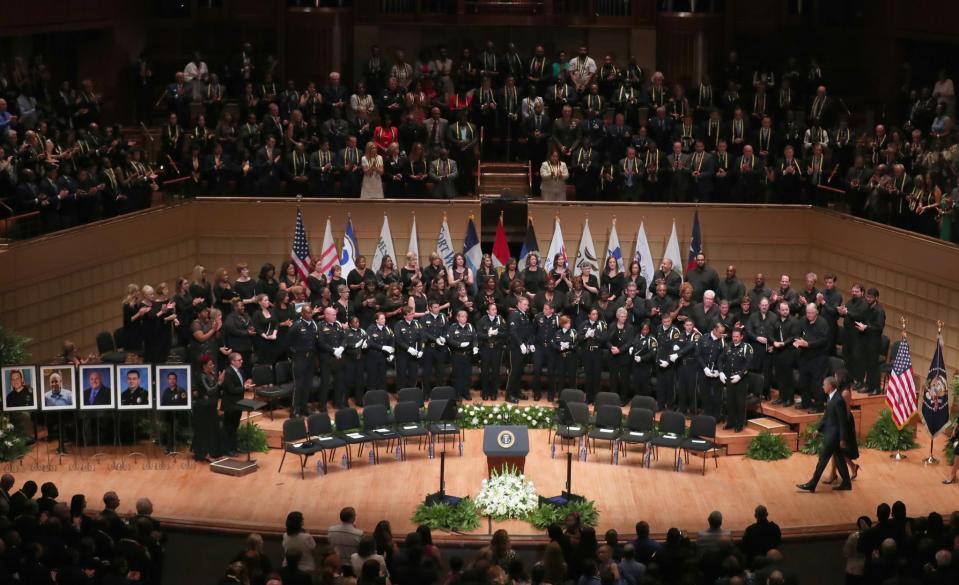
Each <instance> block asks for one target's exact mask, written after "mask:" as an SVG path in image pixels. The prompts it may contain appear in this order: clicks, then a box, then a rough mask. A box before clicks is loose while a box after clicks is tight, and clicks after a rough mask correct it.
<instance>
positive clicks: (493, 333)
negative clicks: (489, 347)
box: [489, 327, 499, 337]
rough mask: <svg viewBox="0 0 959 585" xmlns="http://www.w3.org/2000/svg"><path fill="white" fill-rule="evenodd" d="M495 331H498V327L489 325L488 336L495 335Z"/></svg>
mask: <svg viewBox="0 0 959 585" xmlns="http://www.w3.org/2000/svg"><path fill="white" fill-rule="evenodd" d="M497 333H499V329H497V328H496V327H490V330H489V336H490V337H494V336H496V334H497Z"/></svg>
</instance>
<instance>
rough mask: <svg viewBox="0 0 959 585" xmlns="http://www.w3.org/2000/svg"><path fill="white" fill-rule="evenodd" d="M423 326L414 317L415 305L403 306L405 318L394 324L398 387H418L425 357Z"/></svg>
mask: <svg viewBox="0 0 959 585" xmlns="http://www.w3.org/2000/svg"><path fill="white" fill-rule="evenodd" d="M422 329H423V326H422V325H421V324H420V322H419V321H417V320H415V319H413V307H411V306H409V305H407V306H405V307H403V318H402V319H400V320H399V321H397V322H396V325H394V326H393V339H394V340H395V341H396V346H395V347H396V388H397V389H400V388H413V387H416V384H417V380H418V379H419V367H420V359H422V357H423V341H422V335H423V331H422Z"/></svg>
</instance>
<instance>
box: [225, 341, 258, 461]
mask: <svg viewBox="0 0 959 585" xmlns="http://www.w3.org/2000/svg"><path fill="white" fill-rule="evenodd" d="M242 367H243V356H241V355H240V354H238V353H236V352H233V353H231V354H230V367H229V368H227V369H226V371H225V372H224V376H223V381H222V382H221V383H220V390H221V393H220V396H221V398H220V408H222V409H223V434H224V439H225V442H224V445H225V452H226V454H227V455H229V456H231V457H234V456H236V454H237V450H236V449H237V441H236V434H237V430H238V429H239V428H240V415H242V414H243V411H242V410H241V409H240V407H238V406H237V405H236V403H237V402H239V401H241V400H243V395H244V393H245V392H246V390H247V388H252V387H253V380H244V379H243V374H242V373H241V372H242V370H241V368H242Z"/></svg>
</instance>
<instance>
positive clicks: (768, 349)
mask: <svg viewBox="0 0 959 585" xmlns="http://www.w3.org/2000/svg"><path fill="white" fill-rule="evenodd" d="M787 304H788V303H787ZM770 306H771V305H770V302H769V299H766V298H763V299H760V301H759V310H758V311H756V312H755V313H753V314H752V315H751V316H750V317H749V321H747V322H746V331H745V334H746V341H747V342H748V343H749V344H750V345H752V347H753V361H752V363H750V364H748V367H749V369H750V370H752V371H754V372H759V373H760V374H762V376H763V398H766V399H768V398H769V389H770V387H771V385H772V365H773V364H772V351H773V345H772V342H773V340H772V337H771V336H772V333H773V330H772V328H773V323H774V322H775V320H776V314H775V313H774V312H771V311H770V310H769V308H770Z"/></svg>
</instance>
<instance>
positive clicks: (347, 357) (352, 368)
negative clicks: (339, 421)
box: [343, 315, 369, 406]
mask: <svg viewBox="0 0 959 585" xmlns="http://www.w3.org/2000/svg"><path fill="white" fill-rule="evenodd" d="M367 337H368V336H367V335H366V331H363V330H362V329H360V318H359V317H357V316H356V315H354V316H352V317H350V324H349V327H347V328H346V330H345V331H344V332H343V348H344V349H343V374H344V376H343V377H344V380H345V386H346V392H345V396H346V397H345V398H344V399H343V403H344V405H345V404H346V401H347V400H348V399H349V396H350V395H351V394H352V395H353V402H354V403H355V404H356V405H357V406H359V405H361V404H363V394H364V393H365V392H366V389H367V388H369V386H367V385H366V384H365V383H364V382H365V381H366V380H365V378H366V368H365V367H364V365H365V360H364V359H363V358H364V355H363V354H364V353H365V352H364V350H365V349H366V348H367V347H369V341H368V340H367Z"/></svg>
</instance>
